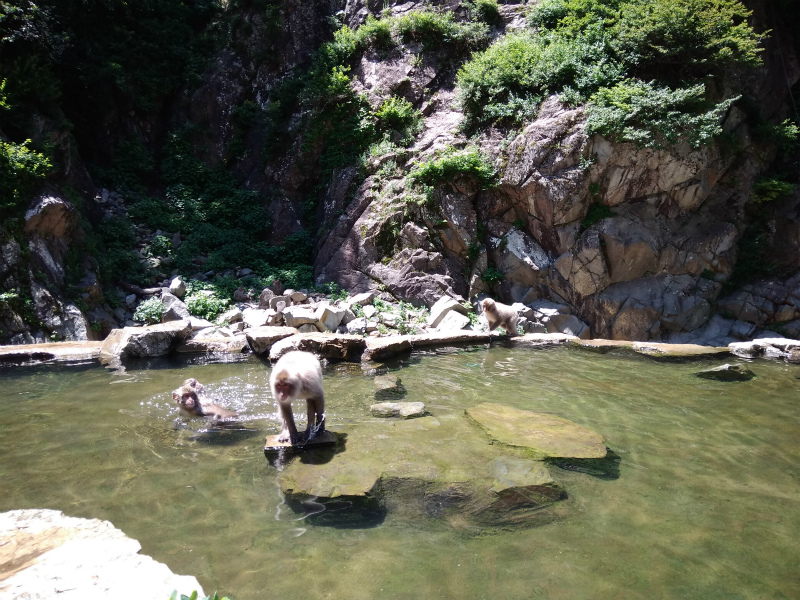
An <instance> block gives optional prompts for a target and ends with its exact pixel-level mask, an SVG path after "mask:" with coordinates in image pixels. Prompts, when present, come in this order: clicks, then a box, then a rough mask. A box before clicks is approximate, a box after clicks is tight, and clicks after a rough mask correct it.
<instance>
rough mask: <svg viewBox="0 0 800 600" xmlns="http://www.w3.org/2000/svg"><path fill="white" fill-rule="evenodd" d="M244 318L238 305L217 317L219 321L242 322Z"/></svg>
mask: <svg viewBox="0 0 800 600" xmlns="http://www.w3.org/2000/svg"><path fill="white" fill-rule="evenodd" d="M251 310H252V309H251ZM243 320H244V315H243V313H242V311H241V309H239V307H238V306H234V307H233V308H231V309H228V310H226V311H225V312H224V313H222V314H221V315H220V316H218V317H217V323H241V322H243ZM262 324H265V323H262Z"/></svg>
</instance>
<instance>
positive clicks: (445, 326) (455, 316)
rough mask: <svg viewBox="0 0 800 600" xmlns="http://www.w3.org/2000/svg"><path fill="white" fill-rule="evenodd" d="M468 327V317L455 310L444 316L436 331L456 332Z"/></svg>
mask: <svg viewBox="0 0 800 600" xmlns="http://www.w3.org/2000/svg"><path fill="white" fill-rule="evenodd" d="M468 325H469V317H467V316H466V315H463V314H461V313H460V312H457V311H455V310H451V311H449V312H447V313H446V314H445V315H444V318H442V319H441V320H440V321H439V324H438V325H437V326H436V330H437V331H458V330H461V329H464V328H466V327H467V326H468Z"/></svg>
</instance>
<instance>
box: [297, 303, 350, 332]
mask: <svg viewBox="0 0 800 600" xmlns="http://www.w3.org/2000/svg"><path fill="white" fill-rule="evenodd" d="M283 319H284V322H285V323H286V326H287V327H300V326H301V325H315V324H316V323H317V321H319V318H318V317H317V315H316V313H315V312H314V311H313V310H312V309H311V308H310V307H308V306H287V307H286V308H285V309H284V310H283ZM337 325H338V324H337ZM315 329H316V326H315Z"/></svg>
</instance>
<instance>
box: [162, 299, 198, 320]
mask: <svg viewBox="0 0 800 600" xmlns="http://www.w3.org/2000/svg"><path fill="white" fill-rule="evenodd" d="M161 303H162V304H163V305H164V312H163V313H161V322H162V323H168V322H170V321H182V320H184V319H191V318H192V315H191V313H189V307H187V306H186V305H185V304H184V303H183V302H182V301H181V300H180V299H179V298H178V297H177V296H175V295H173V294H171V293H169V292H165V293H162V294H161Z"/></svg>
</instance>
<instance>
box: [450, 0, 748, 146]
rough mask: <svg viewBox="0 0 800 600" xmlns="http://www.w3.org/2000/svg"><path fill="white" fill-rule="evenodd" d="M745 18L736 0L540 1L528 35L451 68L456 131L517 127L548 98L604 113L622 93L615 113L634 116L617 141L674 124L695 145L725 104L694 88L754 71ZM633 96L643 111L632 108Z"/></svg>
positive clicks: (643, 137)
mask: <svg viewBox="0 0 800 600" xmlns="http://www.w3.org/2000/svg"><path fill="white" fill-rule="evenodd" d="M749 16H750V11H748V10H747V9H745V8H744V6H743V5H742V4H741V2H740V1H739V0H544V1H543V2H541V3H539V4H538V5H536V6H535V7H534V8H533V9H532V11H531V13H530V17H529V24H530V25H531V26H532V27H533V28H534V29H535V30H536V35H533V34H531V33H528V32H521V33H516V34H510V35H507V36H505V37H503V38H500V39H499V40H498V41H497V42H496V43H495V44H493V45H492V46H490V47H489V48H488V49H487V50H486V51H484V52H481V53H478V54H476V55H474V56H473V57H472V59H471V60H470V61H469V62H467V63H466V64H464V65H463V66H462V67H461V69H460V70H459V72H458V97H459V99H460V102H461V104H462V107H463V109H464V113H465V116H466V121H465V125H466V127H467V128H474V127H477V126H483V125H487V124H491V123H505V124H515V123H518V122H520V121H523V120H525V119H529V118H531V117H532V116H533V115H535V114H536V111H537V110H538V106H539V104H540V103H541V101H542V100H543V99H544V98H545V97H546V96H547V95H549V94H553V93H558V94H561V97H562V99H563V100H565V101H566V102H568V103H572V104H578V103H583V102H586V101H587V100H588V99H589V98H590V97H592V96H594V97H595V99H596V102H595V106H596V107H601V108H608V109H612V108H613V106H606V105H604V104H603V100H604V99H612V97H616V98H617V99H619V98H620V97H622V98H623V99H624V96H626V95H627V96H629V98H628V100H631V103H630V104H629V105H628V106H627V107H625V108H623V107H618V110H616V113H621V112H623V111H624V110H626V109H629V108H637V109H638V115H636V116H634V117H633V118H632V119H628V123H625V124H624V125H623V126H621V127H616V128H614V127H612V129H614V130H615V131H617V130H625V131H624V134H623V135H624V137H626V138H628V139H632V140H635V141H639V142H640V143H646V144H648V145H649V144H650V143H652V139H651V138H652V135H651V134H652V132H653V131H657V130H659V129H662V130H663V131H670V129H669V128H670V125H672V124H677V125H679V136H680V135H686V134H691V133H692V132H693V131H694V129H695V128H699V129H700V133H699V135H694V136H693V137H692V138H691V140H690V141H691V142H692V143H694V144H697V143H704V142H706V141H708V138H709V134H710V132H713V131H716V130H717V128H716V127H715V125H714V123H713V122H714V121H715V120H716V119H717V118H718V116H719V114H720V113H721V112H722V111H723V110H724V109H725V108H726V107H727V106H728V105H726V104H725V103H719V104H717V105H716V106H713V105H711V103H709V102H699V101H698V100H701V99H702V97H703V94H702V91H701V92H700V93H699V95H698V93H697V89H698V88H697V87H696V85H699V84H697V82H699V81H700V80H701V79H702V78H703V77H705V76H707V75H714V74H717V73H719V72H720V71H721V70H722V69H724V68H727V67H729V66H731V65H742V66H754V65H757V64H759V62H760V60H759V57H758V52H759V48H758V45H759V43H760V41H761V39H762V36H761V35H759V34H756V33H755V32H754V31H753V30H752V29H751V28H750V26H749V25H748V24H747V18H748V17H749ZM648 80H653V81H652V82H651V83H642V81H648ZM693 83H694V85H693ZM618 85H619V86H621V87H620V88H619V89H615V90H614V91H613V92H611V93H610V95H609V93H608V92H607V91H606V90H610V89H614V88H615V87H616V86H618ZM648 88H649V89H648ZM633 98H636V99H638V100H639V101H642V102H643V103H644V104H645V106H638V107H634V106H633ZM683 114H685V115H688V118H684V117H683V116H682V115H683ZM601 120H602V121H604V122H606V123H610V122H611V121H614V122H616V123H621V122H622V121H623V120H624V119H623V117H622V116H620V115H619V114H614V115H610V114H603V115H602V117H601ZM639 130H641V131H639ZM668 141H671V140H668Z"/></svg>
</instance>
